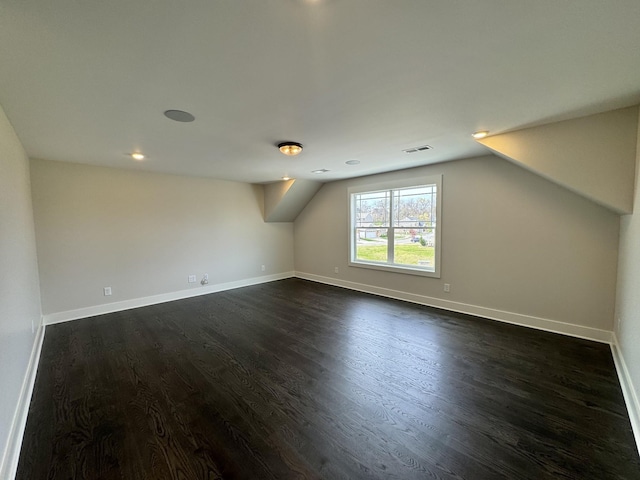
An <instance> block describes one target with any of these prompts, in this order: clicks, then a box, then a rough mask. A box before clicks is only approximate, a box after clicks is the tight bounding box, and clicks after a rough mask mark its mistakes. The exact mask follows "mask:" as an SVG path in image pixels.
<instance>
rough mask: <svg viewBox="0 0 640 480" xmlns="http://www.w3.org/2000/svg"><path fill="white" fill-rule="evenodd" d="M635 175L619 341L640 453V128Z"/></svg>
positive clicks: (624, 247) (625, 238) (623, 247)
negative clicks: (634, 193) (634, 192)
mask: <svg viewBox="0 0 640 480" xmlns="http://www.w3.org/2000/svg"><path fill="white" fill-rule="evenodd" d="M636 155H637V164H636V174H635V186H636V195H635V201H634V208H633V212H634V213H633V214H632V215H625V216H623V217H622V218H621V221H620V255H619V257H618V290H617V297H616V319H619V323H618V324H617V325H616V337H617V340H618V343H619V348H620V353H621V356H622V358H623V361H624V365H625V366H626V371H625V372H623V374H628V377H626V378H625V376H624V375H623V378H622V380H623V382H624V381H625V380H626V382H627V385H624V383H623V387H627V388H628V390H627V391H626V393H628V396H630V397H631V398H627V403H628V404H629V403H630V405H629V414H630V417H631V419H632V421H635V425H634V426H635V429H636V430H635V434H636V440H637V442H638V448H639V449H640V403H639V401H638V399H640V390H639V389H640V194H639V192H640V190H639V187H640V126H639V129H638V149H637V152H636Z"/></svg>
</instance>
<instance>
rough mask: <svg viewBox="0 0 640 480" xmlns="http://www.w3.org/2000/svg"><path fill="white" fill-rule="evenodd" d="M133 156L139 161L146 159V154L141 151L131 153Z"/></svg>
mask: <svg viewBox="0 0 640 480" xmlns="http://www.w3.org/2000/svg"><path fill="white" fill-rule="evenodd" d="M131 158H133V159H134V160H138V161H140V160H144V159H145V156H144V155H143V154H142V153H140V152H133V153H132V154H131Z"/></svg>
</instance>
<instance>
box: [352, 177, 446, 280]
mask: <svg viewBox="0 0 640 480" xmlns="http://www.w3.org/2000/svg"><path fill="white" fill-rule="evenodd" d="M424 185H435V186H436V225H435V232H434V238H435V252H434V263H435V265H434V266H433V267H412V266H408V265H407V266H405V265H399V264H395V263H387V262H365V261H362V260H357V259H356V242H357V238H356V237H357V235H356V233H355V231H356V211H355V202H354V195H355V194H358V193H374V192H381V191H387V190H399V189H403V188H410V187H420V186H424ZM391 198H392V199H393V195H391ZM348 201H349V259H348V264H349V266H352V267H360V268H371V269H374V270H384V271H387V272H395V273H404V274H409V275H419V276H423V277H433V278H440V271H441V263H440V258H441V251H442V175H429V176H423V177H418V178H411V179H405V180H393V181H387V182H381V183H375V184H367V185H358V186H354V187H350V188H349V189H348ZM390 210H391V211H393V200H391V204H390ZM384 228H388V234H387V239H388V242H389V245H390V246H389V250H392V249H393V239H394V236H393V233H394V229H395V228H397V227H393V225H391V224H390V226H389V227H384Z"/></svg>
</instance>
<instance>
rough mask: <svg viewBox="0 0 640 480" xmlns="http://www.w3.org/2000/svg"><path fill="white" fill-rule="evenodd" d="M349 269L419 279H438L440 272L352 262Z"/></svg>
mask: <svg viewBox="0 0 640 480" xmlns="http://www.w3.org/2000/svg"><path fill="white" fill-rule="evenodd" d="M349 266H350V267H358V268H370V269H372V270H382V271H385V272H392V273H404V274H405V275H417V276H419V277H431V278H440V272H439V271H437V270H435V269H430V270H429V269H426V268H411V267H408V266H407V267H401V266H399V265H388V264H386V263H373V262H354V261H349Z"/></svg>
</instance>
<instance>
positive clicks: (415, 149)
mask: <svg viewBox="0 0 640 480" xmlns="http://www.w3.org/2000/svg"><path fill="white" fill-rule="evenodd" d="M432 148H433V147H431V145H422V146H421V147H413V148H405V149H404V150H402V151H403V152H404V153H417V152H424V151H425V150H431V149H432Z"/></svg>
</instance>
